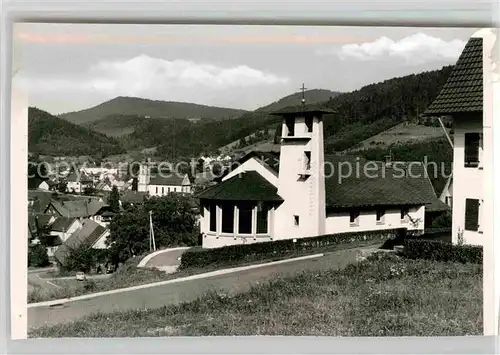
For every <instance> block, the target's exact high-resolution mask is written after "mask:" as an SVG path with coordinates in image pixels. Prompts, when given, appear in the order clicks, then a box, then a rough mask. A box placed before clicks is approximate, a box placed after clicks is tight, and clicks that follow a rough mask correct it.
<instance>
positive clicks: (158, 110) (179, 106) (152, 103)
mask: <svg viewBox="0 0 500 355" xmlns="http://www.w3.org/2000/svg"><path fill="white" fill-rule="evenodd" d="M245 112H246V111H245V110H237V109H230V108H223V107H213V106H206V105H198V104H193V103H188V102H172V101H158V100H148V99H141V98H137V97H124V96H119V97H117V98H114V99H112V100H110V101H106V102H103V103H102V104H100V105H97V106H94V107H91V108H88V109H85V110H81V111H75V112H68V113H65V114H62V115H60V116H59V117H61V118H64V119H65V120H68V121H70V122H74V123H77V124H85V123H89V122H93V121H97V120H99V119H102V118H103V117H106V116H109V115H140V116H150V117H170V118H190V117H202V118H216V119H227V118H235V117H238V116H240V115H242V114H243V113H245Z"/></svg>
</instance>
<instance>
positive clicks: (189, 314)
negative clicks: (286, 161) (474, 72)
mask: <svg viewBox="0 0 500 355" xmlns="http://www.w3.org/2000/svg"><path fill="white" fill-rule="evenodd" d="M481 280H482V266H481V265H472V264H457V263H442V262H431V261H425V260H406V259H401V258H399V257H397V256H395V255H393V254H391V255H381V254H380V255H379V254H377V255H375V256H372V257H369V258H368V259H367V260H365V261H362V262H359V263H357V264H353V265H350V266H348V267H347V268H346V269H344V270H341V271H334V270H325V271H323V272H321V273H317V272H305V273H303V274H301V275H299V276H296V277H292V278H283V279H280V278H278V279H275V280H273V281H271V282H269V283H265V284H261V285H254V286H253V287H252V288H251V290H250V291H248V292H245V293H241V294H238V295H235V296H233V297H231V296H228V295H225V294H217V293H210V294H206V295H205V296H203V297H201V298H199V299H198V300H196V301H194V302H189V303H184V304H181V305H178V306H169V307H163V308H160V309H156V310H146V311H144V310H137V311H126V312H116V313H112V314H95V315H91V316H88V317H86V318H82V319H81V320H78V321H75V322H73V323H68V324H62V325H57V326H52V327H42V328H37V329H33V330H31V331H30V332H29V333H30V334H29V337H30V338H32V337H138V336H207V335H316V336H321V335H324V336H463V335H480V334H482V282H481Z"/></svg>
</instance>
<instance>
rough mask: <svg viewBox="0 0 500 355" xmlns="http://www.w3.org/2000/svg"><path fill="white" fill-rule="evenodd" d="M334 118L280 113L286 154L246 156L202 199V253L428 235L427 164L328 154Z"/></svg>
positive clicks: (300, 110)
mask: <svg viewBox="0 0 500 355" xmlns="http://www.w3.org/2000/svg"><path fill="white" fill-rule="evenodd" d="M329 113H331V111H330V110H326V109H322V108H314V107H306V106H300V107H292V108H287V109H284V110H281V111H279V112H277V113H276V114H277V115H281V116H283V131H282V132H283V134H282V137H281V149H280V153H272V152H268V153H262V152H251V153H249V154H247V155H246V156H244V157H243V158H242V159H240V161H239V162H238V163H237V164H234V165H233V166H232V167H231V169H230V171H229V172H228V173H226V174H225V175H224V176H223V177H222V179H220V182H219V183H218V184H217V185H215V186H213V187H210V188H208V189H206V190H204V191H203V192H201V193H200V194H198V195H197V197H199V198H200V205H201V214H202V218H201V222H200V230H201V232H202V234H203V247H204V248H214V247H221V246H225V245H233V244H242V243H254V242H263V241H272V240H279V239H289V238H304V237H313V236H319V235H325V234H335V233H342V232H351V231H353V232H354V231H371V230H383V229H395V228H407V229H409V230H415V231H416V232H417V233H422V232H423V230H424V222H425V221H424V219H425V205H426V204H431V203H434V202H435V201H437V202H438V203H440V201H439V200H438V198H437V196H436V195H435V192H434V190H433V188H432V185H431V184H430V181H429V179H428V176H426V175H425V167H424V166H423V164H421V163H410V164H402V165H401V166H393V165H390V164H387V165H386V164H384V163H380V162H367V161H366V160H363V159H361V158H359V157H348V156H336V155H325V154H324V147H323V117H324V115H328V114H329ZM358 167H359V168H358ZM359 169H361V170H362V172H361V174H359V173H357V172H358V171H359ZM349 170H351V171H349ZM365 170H368V171H365Z"/></svg>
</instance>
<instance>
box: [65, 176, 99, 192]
mask: <svg viewBox="0 0 500 355" xmlns="http://www.w3.org/2000/svg"><path fill="white" fill-rule="evenodd" d="M65 181H66V183H67V185H66V190H67V191H68V192H74V193H82V192H84V190H85V188H87V187H92V186H93V184H94V181H93V180H92V179H91V178H89V177H88V176H87V175H86V174H84V173H78V174H77V173H75V172H73V173H71V174H69V175H68V176H67V177H66V178H65Z"/></svg>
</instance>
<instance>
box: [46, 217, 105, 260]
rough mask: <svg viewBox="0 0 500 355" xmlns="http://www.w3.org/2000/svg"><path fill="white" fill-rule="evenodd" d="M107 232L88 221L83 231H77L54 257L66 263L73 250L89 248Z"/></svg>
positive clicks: (84, 224)
mask: <svg viewBox="0 0 500 355" xmlns="http://www.w3.org/2000/svg"><path fill="white" fill-rule="evenodd" d="M105 232H106V228H104V227H103V226H101V225H99V224H97V223H96V222H94V221H92V220H90V219H88V220H85V222H84V223H83V226H82V228H81V229H79V230H77V231H75V232H74V233H73V234H71V235H70V237H69V238H68V239H67V240H66V241H65V242H64V243H63V244H62V245H61V246H60V247H59V248H57V250H56V252H55V253H54V257H55V258H56V259H57V260H58V261H59V262H60V263H64V261H65V260H66V258H67V257H68V255H69V254H70V253H71V251H72V250H74V249H76V248H78V247H80V246H82V245H87V246H88V247H89V248H90V247H91V246H92V245H93V244H94V243H95V242H97V240H98V239H99V238H100V237H101V236H102V235H103V234H104V233H105Z"/></svg>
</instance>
